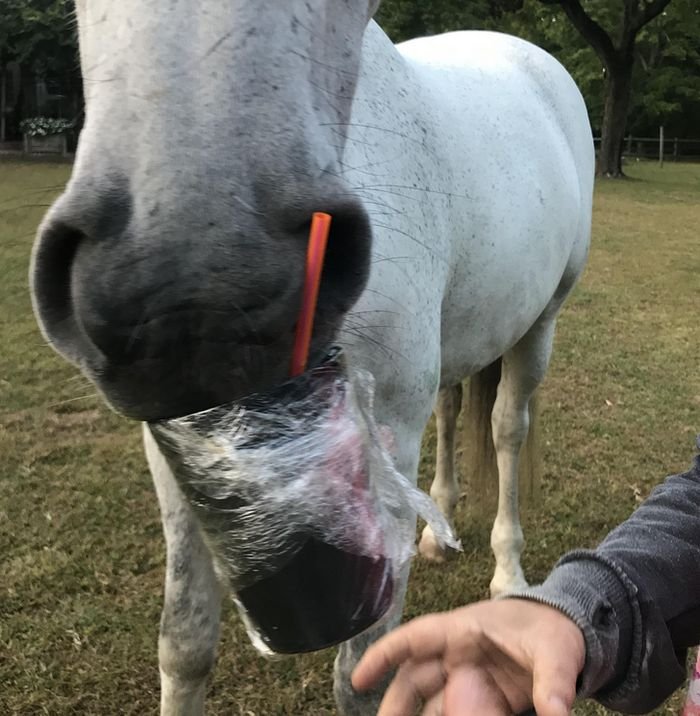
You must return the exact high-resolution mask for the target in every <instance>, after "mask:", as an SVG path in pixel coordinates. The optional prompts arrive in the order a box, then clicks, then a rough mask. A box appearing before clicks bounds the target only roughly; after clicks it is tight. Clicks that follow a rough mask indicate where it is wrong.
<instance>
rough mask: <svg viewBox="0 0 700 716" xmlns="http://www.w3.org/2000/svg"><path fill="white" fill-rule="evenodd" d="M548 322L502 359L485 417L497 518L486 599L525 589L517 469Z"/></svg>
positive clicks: (547, 344) (548, 338) (547, 348)
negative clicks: (489, 410) (495, 484)
mask: <svg viewBox="0 0 700 716" xmlns="http://www.w3.org/2000/svg"><path fill="white" fill-rule="evenodd" d="M553 337H554V320H553V319H551V320H550V319H547V320H545V319H541V320H540V322H538V323H536V324H535V325H534V326H533V327H532V328H531V329H530V330H529V331H528V333H527V334H525V336H524V337H523V338H522V339H521V340H520V341H519V342H518V343H517V344H516V345H515V346H514V347H513V348H511V349H510V350H509V351H508V352H507V353H506V354H505V355H504V356H503V363H502V368H501V371H502V372H501V380H500V382H499V384H498V393H497V396H496V402H495V404H494V407H493V412H492V414H491V427H492V431H493V443H494V447H495V448H496V462H497V463H498V512H497V514H496V520H495V522H494V525H493V530H492V531H491V548H492V549H493V553H494V556H495V558H496V570H495V572H494V576H493V579H492V580H491V595H492V596H494V597H495V596H498V595H499V594H502V593H504V592H509V591H511V590H514V589H520V588H522V587H526V586H527V582H526V581H525V576H524V574H523V570H522V567H521V566H520V554H521V552H522V549H523V545H524V537H523V531H522V528H521V526H520V511H519V504H518V481H519V478H518V463H519V457H520V452H521V449H522V447H523V444H524V442H525V439H526V438H527V433H528V429H529V424H530V413H529V406H530V399H531V398H532V396H533V394H534V392H535V390H536V389H537V386H538V385H539V384H540V382H541V381H542V379H543V378H544V375H545V372H546V370H547V366H548V364H549V358H550V355H551V352H552V339H553Z"/></svg>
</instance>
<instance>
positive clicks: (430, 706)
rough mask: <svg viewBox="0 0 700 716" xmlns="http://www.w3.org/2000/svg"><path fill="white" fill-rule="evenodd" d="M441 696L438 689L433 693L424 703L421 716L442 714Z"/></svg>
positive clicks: (442, 694) (441, 693)
mask: <svg viewBox="0 0 700 716" xmlns="http://www.w3.org/2000/svg"><path fill="white" fill-rule="evenodd" d="M443 697H444V692H443V691H439V692H438V693H437V694H435V696H433V698H432V699H430V700H429V701H427V702H426V703H425V704H424V706H423V710H422V711H421V716H443V715H444V711H443V709H442V706H443Z"/></svg>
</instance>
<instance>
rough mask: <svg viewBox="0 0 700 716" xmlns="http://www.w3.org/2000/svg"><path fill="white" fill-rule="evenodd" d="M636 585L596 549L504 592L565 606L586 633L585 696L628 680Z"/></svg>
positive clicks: (562, 608) (582, 678)
mask: <svg viewBox="0 0 700 716" xmlns="http://www.w3.org/2000/svg"><path fill="white" fill-rule="evenodd" d="M635 595H636V587H635V586H634V585H633V584H632V583H631V582H630V581H629V579H628V578H627V577H626V576H625V575H624V573H622V572H621V570H619V569H618V568H617V567H616V566H615V565H614V564H613V563H611V562H608V561H607V560H605V559H604V558H601V556H600V555H598V554H596V553H594V552H588V551H577V552H572V553H570V554H568V555H566V557H564V558H563V559H562V560H561V562H560V563H559V564H558V565H557V567H555V569H554V570H553V571H552V572H551V574H550V575H549V577H547V579H546V580H545V582H544V583H543V584H541V585H540V586H537V587H531V588H528V589H524V590H520V591H517V592H512V593H510V594H506V595H504V597H511V598H518V599H529V600H532V601H536V602H540V603H541V604H546V605H548V606H551V607H554V608H555V609H559V611H561V612H563V613H564V614H566V615H567V616H568V617H569V618H570V619H571V620H572V621H574V622H575V624H576V625H577V626H578V627H579V629H581V631H582V632H583V637H584V639H585V642H586V662H585V664H584V667H583V671H582V672H581V676H580V677H579V683H578V695H579V696H580V697H587V696H593V695H597V696H601V695H602V694H603V693H604V692H606V691H609V690H614V689H615V687H616V685H617V684H619V682H621V681H622V680H624V677H625V675H626V674H627V673H628V670H629V667H630V659H631V656H632V646H633V641H634V632H635V624H636V623H637V619H635V611H636V607H635V605H636V599H635Z"/></svg>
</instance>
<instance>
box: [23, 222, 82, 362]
mask: <svg viewBox="0 0 700 716" xmlns="http://www.w3.org/2000/svg"><path fill="white" fill-rule="evenodd" d="M83 239H84V236H83V234H82V233H81V232H80V231H78V230H77V229H75V228H73V227H71V226H69V225H68V224H66V223H64V222H62V221H60V220H54V219H48V220H47V221H46V222H45V223H44V224H43V225H42V227H41V229H40V231H39V236H38V239H37V242H36V244H35V246H34V254H33V256H32V268H31V274H30V281H31V286H32V297H33V302H34V311H35V313H36V315H37V318H38V320H39V325H40V326H41V329H42V331H43V333H44V335H45V336H46V338H47V339H48V340H49V341H50V342H51V343H52V344H53V345H54V346H55V347H56V349H57V350H59V351H60V352H61V353H63V354H64V355H65V356H66V357H67V358H68V359H69V360H72V361H76V362H77V361H78V360H79V359H80V357H81V354H82V353H83V351H84V349H85V346H84V345H83V341H81V340H80V338H81V331H80V328H79V325H78V322H77V320H76V316H75V311H74V307H73V296H72V281H71V269H72V266H73V261H74V259H75V255H76V252H77V251H78V247H79V245H80V243H81V241H82V240H83Z"/></svg>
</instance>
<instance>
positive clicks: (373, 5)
mask: <svg viewBox="0 0 700 716" xmlns="http://www.w3.org/2000/svg"><path fill="white" fill-rule="evenodd" d="M381 1H382V0H369V11H368V15H367V20H368V21H369V20H371V19H372V18H373V17H374V14H375V13H376V12H377V10H378V9H379V4H380V3H381Z"/></svg>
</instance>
